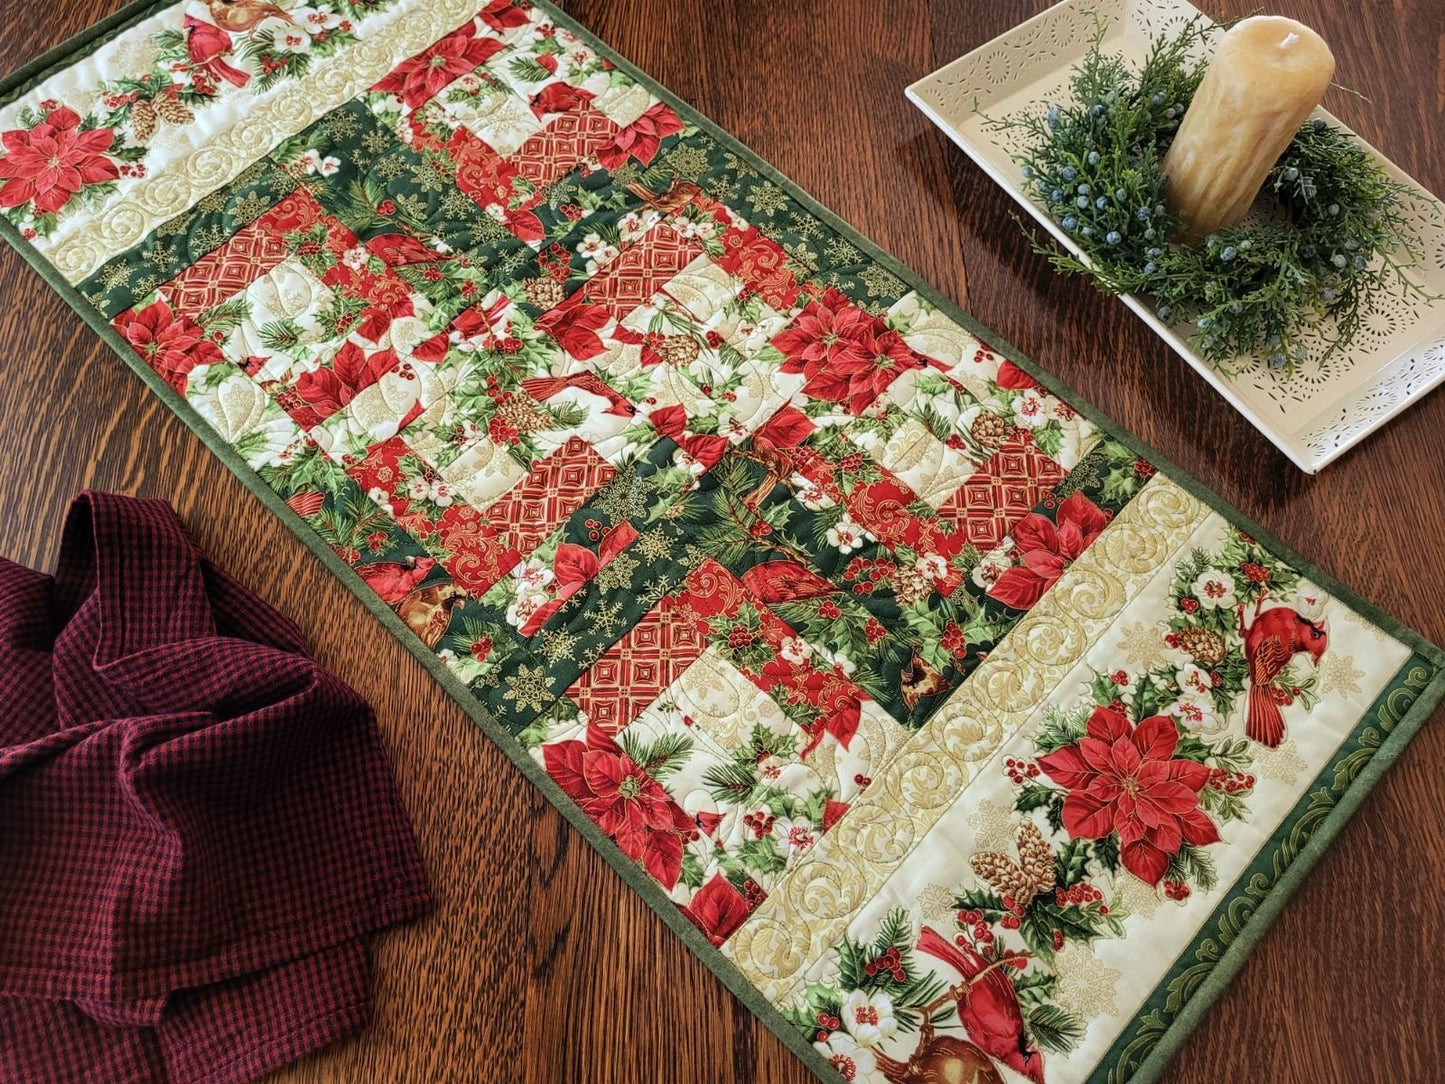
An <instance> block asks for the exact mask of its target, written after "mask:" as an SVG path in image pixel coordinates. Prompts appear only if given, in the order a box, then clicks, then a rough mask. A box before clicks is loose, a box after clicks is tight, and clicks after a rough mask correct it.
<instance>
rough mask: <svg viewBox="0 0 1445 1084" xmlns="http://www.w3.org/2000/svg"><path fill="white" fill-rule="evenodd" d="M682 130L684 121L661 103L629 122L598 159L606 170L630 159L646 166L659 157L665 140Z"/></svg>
mask: <svg viewBox="0 0 1445 1084" xmlns="http://www.w3.org/2000/svg"><path fill="white" fill-rule="evenodd" d="M680 131H682V120H681V118H679V117H678V115H677V114H676V113H674V112H673V111H672V109H671V108H670V107H668V106H667V105H665V104H664V103H662V102H658V103H657V104H656V105H654V106H653V107H652V108H651V109H649V110H648V111H647V112H646V113H644V114H642V116H640V117H638V118H637V119H636V120H635V121H633V122H632V123H631V124H629V125H628V126H627V127H626V128H624V129H622V131H620V132H618V133H617V137H616V138H615V139H614V140H613V141H612V142H611V143H609V144H607V146H605V147H603V148H602V149H601V150H599V151H598V152H597V161H599V162H600V163H602V167H603V168H604V169H616V168H617V167H618V166H620V165H622V163H623V162H625V161H627V159H629V158H636V159H637V160H638V161H639V162H641V163H642V164H643V165H644V166H645V165H648V164H650V163H651V162H652V160H653V159H654V158H656V157H657V152H658V150H659V149H661V147H662V141H663V140H664V139H666V138H667V137H668V136H670V135H672V134H673V133H674V132H680Z"/></svg>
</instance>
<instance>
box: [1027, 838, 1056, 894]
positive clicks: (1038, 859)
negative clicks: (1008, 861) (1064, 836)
mask: <svg viewBox="0 0 1445 1084" xmlns="http://www.w3.org/2000/svg"><path fill="white" fill-rule="evenodd" d="M1018 843H1019V867H1020V868H1021V869H1022V870H1023V873H1024V876H1025V877H1027V878H1028V879H1029V883H1030V884H1031V885H1032V886H1033V891H1032V892H1031V893H1030V895H1031V896H1034V895H1037V894H1038V893H1040V892H1047V891H1048V890H1049V889H1050V888H1053V887H1054V852H1053V851H1051V850H1049V841H1048V840H1046V839H1045V838H1044V834H1043V833H1042V832H1040V831H1039V829H1038V825H1036V824H1034V822H1033V821H1024V823H1023V824H1022V825H1021V826H1020V828H1019V839H1018Z"/></svg>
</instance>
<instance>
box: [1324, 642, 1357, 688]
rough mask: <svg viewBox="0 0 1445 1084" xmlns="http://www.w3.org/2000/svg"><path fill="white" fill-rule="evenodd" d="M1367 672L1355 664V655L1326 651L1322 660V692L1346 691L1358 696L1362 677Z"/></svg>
mask: <svg viewBox="0 0 1445 1084" xmlns="http://www.w3.org/2000/svg"><path fill="white" fill-rule="evenodd" d="M1364 676H1365V672H1364V671H1363V670H1361V669H1360V668H1359V667H1357V666H1356V665H1355V657H1354V656H1353V655H1336V654H1334V653H1332V652H1328V651H1327V652H1325V657H1324V658H1323V659H1321V660H1320V692H1322V693H1344V694H1345V695H1346V696H1358V695H1359V693H1360V678H1362V677H1364Z"/></svg>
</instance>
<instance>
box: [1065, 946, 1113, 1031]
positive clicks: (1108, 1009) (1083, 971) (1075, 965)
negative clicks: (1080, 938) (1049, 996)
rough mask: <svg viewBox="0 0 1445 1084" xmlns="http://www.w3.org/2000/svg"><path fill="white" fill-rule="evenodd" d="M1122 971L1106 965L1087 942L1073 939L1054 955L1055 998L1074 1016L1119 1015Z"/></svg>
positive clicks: (1090, 1017) (1086, 1017)
mask: <svg viewBox="0 0 1445 1084" xmlns="http://www.w3.org/2000/svg"><path fill="white" fill-rule="evenodd" d="M1119 978H1120V973H1119V971H1118V970H1117V969H1116V968H1112V967H1105V966H1104V964H1102V963H1101V962H1100V961H1099V958H1098V957H1097V956H1095V955H1094V952H1093V950H1092V949H1090V948H1089V946H1088V945H1081V944H1079V943H1078V942H1074V941H1071V942H1069V943H1068V944H1066V945H1065V946H1064V947H1063V949H1061V950H1060V951H1059V953H1058V954H1057V955H1056V956H1055V957H1054V999H1055V1000H1056V1001H1058V1003H1059V1004H1060V1005H1062V1006H1063V1007H1064V1008H1066V1009H1068V1010H1069V1011H1070V1012H1071V1013H1073V1014H1074V1015H1075V1016H1082V1017H1083V1018H1084V1019H1086V1020H1088V1019H1092V1018H1094V1017H1099V1016H1117V1015H1118V1014H1119V1006H1118V1004H1117V1003H1116V1001H1115V1000H1114V995H1115V994H1116V993H1117V991H1118V988H1119Z"/></svg>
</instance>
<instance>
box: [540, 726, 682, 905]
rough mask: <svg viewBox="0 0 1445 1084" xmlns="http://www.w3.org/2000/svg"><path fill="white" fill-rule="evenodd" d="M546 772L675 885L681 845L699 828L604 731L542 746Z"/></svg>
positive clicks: (626, 850) (628, 850)
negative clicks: (579, 738) (583, 739)
mask: <svg viewBox="0 0 1445 1084" xmlns="http://www.w3.org/2000/svg"><path fill="white" fill-rule="evenodd" d="M542 759H543V764H544V765H545V766H546V768H547V774H548V775H550V776H551V777H552V779H553V780H554V781H555V782H556V784H557V785H558V786H559V787H561V788H562V792H563V793H564V794H566V795H567V797H569V798H571V799H572V800H573V801H574V802H576V803H577V805H578V806H579V807H581V809H582V812H584V813H586V814H587V816H588V817H590V818H591V820H592V822H593V823H594V824H596V825H597V827H598V828H600V829H602V831H603V832H605V833H606V834H607V835H609V836H611V837H612V839H613V840H614V841H615V842H616V843H617V846H618V847H620V848H621V849H622V853H623V854H625V855H627V857H628V858H630V859H632V860H633V861H634V862H638V863H640V864H641V865H642V867H643V868H644V869H645V870H647V872H648V873H650V874H651V875H652V877H653V878H654V879H655V880H656V881H657V882H658V883H659V884H661V885H662V887H663V888H666V889H669V890H671V889H672V887H673V886H674V885H676V884H677V879H678V876H679V875H680V874H681V872H682V849H683V845H684V844H685V843H686V841H687V840H688V839H689V838H691V837H692V836H694V835H695V834H696V833H697V830H698V829H697V825H696V824H695V823H693V819H692V818H691V817H689V816H688V815H687V813H686V812H685V811H684V810H683V809H682V807H681V806H679V805H678V804H677V803H676V802H674V801H673V800H672V797H671V795H669V794H668V793H667V791H666V790H664V789H663V787H662V785H661V784H660V783H658V782H657V780H655V779H653V778H652V777H651V776H649V775H648V774H647V773H646V772H644V771H643V770H642V768H641V767H640V766H638V765H637V764H636V763H635V762H634V761H633V760H632V758H630V757H629V756H628V755H627V754H626V753H624V752H623V751H622V749H621V747H619V746H618V745H617V743H616V742H614V741H613V740H612V739H611V738H609V737H608V736H607V735H606V734H604V733H602V731H600V730H597V729H595V728H589V729H588V731H587V740H586V741H585V742H580V741H564V742H558V743H556V744H555V745H544V746H543V747H542Z"/></svg>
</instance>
